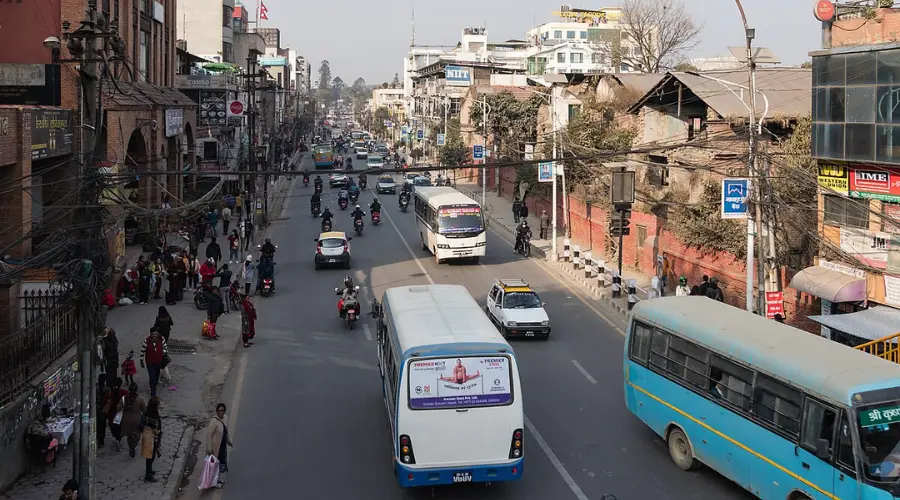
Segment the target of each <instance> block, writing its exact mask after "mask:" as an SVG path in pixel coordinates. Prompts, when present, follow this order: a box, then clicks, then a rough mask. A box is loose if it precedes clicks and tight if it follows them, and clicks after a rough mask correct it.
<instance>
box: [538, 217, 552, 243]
mask: <svg viewBox="0 0 900 500" xmlns="http://www.w3.org/2000/svg"><path fill="white" fill-rule="evenodd" d="M540 226H541V236H540V238H541V239H542V240H546V239H547V234H548V233H549V232H550V216H549V215H547V211H546V210H541V224H540Z"/></svg>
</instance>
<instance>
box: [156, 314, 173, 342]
mask: <svg viewBox="0 0 900 500" xmlns="http://www.w3.org/2000/svg"><path fill="white" fill-rule="evenodd" d="M153 326H155V327H156V329H157V330H158V331H159V334H160V335H161V336H162V338H163V340H165V341H166V343H168V342H169V335H171V334H172V327H173V326H175V322H174V321H172V315H171V314H169V310H168V309H166V307H165V306H159V310H158V311H157V313H156V322H154V323H153Z"/></svg>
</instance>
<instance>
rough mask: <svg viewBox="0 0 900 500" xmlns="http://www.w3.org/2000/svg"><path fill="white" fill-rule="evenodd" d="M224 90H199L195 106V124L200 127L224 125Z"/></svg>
mask: <svg viewBox="0 0 900 500" xmlns="http://www.w3.org/2000/svg"><path fill="white" fill-rule="evenodd" d="M226 105H227V103H226V102H225V92H200V106H198V108H197V113H198V116H197V125H198V126H200V127H224V126H225V124H226V118H225V116H226V114H227V111H226Z"/></svg>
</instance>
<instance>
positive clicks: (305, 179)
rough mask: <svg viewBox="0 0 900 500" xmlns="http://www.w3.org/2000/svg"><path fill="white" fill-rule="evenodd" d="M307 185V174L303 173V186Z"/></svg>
mask: <svg viewBox="0 0 900 500" xmlns="http://www.w3.org/2000/svg"><path fill="white" fill-rule="evenodd" d="M307 186H309V174H303V187H307Z"/></svg>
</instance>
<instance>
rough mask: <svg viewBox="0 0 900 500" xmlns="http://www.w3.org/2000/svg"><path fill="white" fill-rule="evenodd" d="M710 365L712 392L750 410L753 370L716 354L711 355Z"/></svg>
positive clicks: (741, 407)
mask: <svg viewBox="0 0 900 500" xmlns="http://www.w3.org/2000/svg"><path fill="white" fill-rule="evenodd" d="M709 367H710V370H709V371H710V387H709V390H710V393H712V394H713V396H717V397H719V398H720V399H721V400H722V401H724V402H727V403H730V404H733V405H735V406H737V407H738V408H740V409H742V410H744V411H747V412H749V411H750V401H751V393H752V390H751V388H752V387H753V372H751V371H750V370H748V369H746V368H744V367H743V366H739V365H736V364H734V363H732V362H731V361H728V360H727V359H725V358H723V357H721V356H717V355H715V354H713V355H710V359H709Z"/></svg>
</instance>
